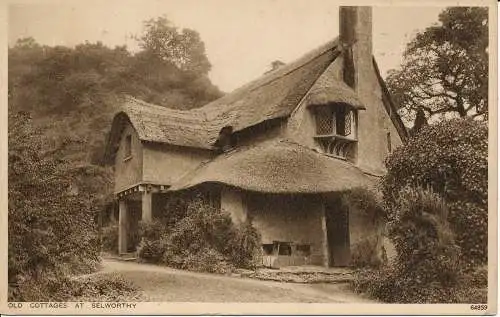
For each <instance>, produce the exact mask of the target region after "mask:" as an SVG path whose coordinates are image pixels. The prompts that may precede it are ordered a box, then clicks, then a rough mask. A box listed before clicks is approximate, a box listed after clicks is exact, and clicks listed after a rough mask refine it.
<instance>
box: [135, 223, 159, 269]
mask: <svg viewBox="0 0 500 317" xmlns="http://www.w3.org/2000/svg"><path fill="white" fill-rule="evenodd" d="M165 234H166V226H165V225H164V224H163V223H161V222H160V221H158V220H154V221H153V222H143V221H141V222H140V223H139V235H140V236H141V237H142V239H141V241H140V242H139V245H138V247H137V255H138V257H139V258H140V259H143V260H145V261H147V262H151V263H160V262H161V260H162V257H163V253H164V252H165V248H166V246H165V239H164V238H163V237H164V235H165Z"/></svg>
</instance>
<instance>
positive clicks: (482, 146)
mask: <svg viewBox="0 0 500 317" xmlns="http://www.w3.org/2000/svg"><path fill="white" fill-rule="evenodd" d="M386 165H387V169H388V173H387V175H386V176H385V177H384V180H383V183H382V191H383V195H384V201H385V203H387V204H388V205H395V204H397V199H398V192H399V189H400V188H403V187H405V186H412V187H418V186H422V187H430V188H431V189H432V190H433V191H434V192H436V193H438V194H439V195H441V196H442V197H443V198H444V199H445V200H446V202H447V204H448V209H449V213H448V221H449V222H450V225H451V228H452V230H453V231H454V233H455V239H456V242H457V244H458V246H460V248H461V254H462V255H461V256H462V258H463V259H464V260H465V261H464V264H465V265H467V266H469V267H474V266H476V265H480V264H485V263H487V251H488V244H487V242H488V237H487V226H488V127H487V124H486V123H484V122H478V121H474V120H470V119H454V120H447V121H442V122H440V123H438V124H435V125H429V126H426V127H424V128H423V129H422V130H421V131H420V132H419V133H418V134H417V135H416V136H414V137H412V138H411V139H409V141H408V142H407V143H406V144H404V145H403V146H401V147H399V148H397V149H396V150H395V151H394V152H393V153H392V155H390V156H389V157H388V159H387V161H386ZM389 209H390V210H393V211H394V210H396V208H389Z"/></svg>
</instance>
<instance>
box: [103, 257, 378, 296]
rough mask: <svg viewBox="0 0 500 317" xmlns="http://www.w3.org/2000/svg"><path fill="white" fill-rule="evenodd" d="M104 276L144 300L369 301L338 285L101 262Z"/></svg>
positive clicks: (132, 263) (148, 265)
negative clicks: (135, 289) (119, 280)
mask: <svg viewBox="0 0 500 317" xmlns="http://www.w3.org/2000/svg"><path fill="white" fill-rule="evenodd" d="M101 272H104V273H107V272H109V273H111V272H116V273H119V274H120V275H122V276H123V277H124V278H125V279H127V280H129V281H131V282H133V283H134V284H136V285H137V286H139V287H140V288H141V289H142V291H143V292H144V295H145V297H146V298H147V300H148V301H159V302H173V301H175V302H267V303H280V302H289V303H292V302H306V303H314V302H315V303H352V302H358V303H361V302H364V303H368V302H372V301H370V300H368V299H365V298H362V297H360V296H358V295H356V294H353V293H352V292H351V291H349V290H348V289H347V287H346V285H342V284H293V283H280V282H271V281H260V280H254V279H249V278H238V277H230V276H224V275H216V274H205V273H195V272H189V271H182V270H175V269H171V268H166V267H161V266H156V265H150V264H142V263H136V262H121V261H115V260H108V259H106V260H103V263H102V270H101Z"/></svg>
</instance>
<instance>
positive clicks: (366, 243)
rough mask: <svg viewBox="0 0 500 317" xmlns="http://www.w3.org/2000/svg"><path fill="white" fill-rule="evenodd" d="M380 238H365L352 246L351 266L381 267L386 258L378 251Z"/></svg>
mask: <svg viewBox="0 0 500 317" xmlns="http://www.w3.org/2000/svg"><path fill="white" fill-rule="evenodd" d="M378 244H379V241H378V239H370V238H366V239H363V240H361V241H359V242H357V243H356V244H354V245H353V246H352V248H351V266H353V267H358V268H360V267H379V266H381V265H382V264H384V262H385V261H386V259H384V258H383V257H382V256H381V255H380V254H379V253H378V252H377V250H378V247H379V245H378Z"/></svg>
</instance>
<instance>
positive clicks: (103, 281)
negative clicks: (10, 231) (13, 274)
mask: <svg viewBox="0 0 500 317" xmlns="http://www.w3.org/2000/svg"><path fill="white" fill-rule="evenodd" d="M138 299H140V293H139V292H138V288H137V287H136V286H135V285H133V284H132V283H130V282H128V281H127V280H125V279H123V278H122V277H121V276H119V275H117V274H96V275H91V276H88V277H85V278H81V279H70V278H68V277H51V278H46V279H41V280H37V279H32V278H28V279H26V280H24V281H23V282H22V283H21V284H20V286H19V287H18V288H15V289H12V290H11V292H9V301H19V302H31V301H44V302H48V301H52V302H64V301H80V302H85V301H133V300H138Z"/></svg>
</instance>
